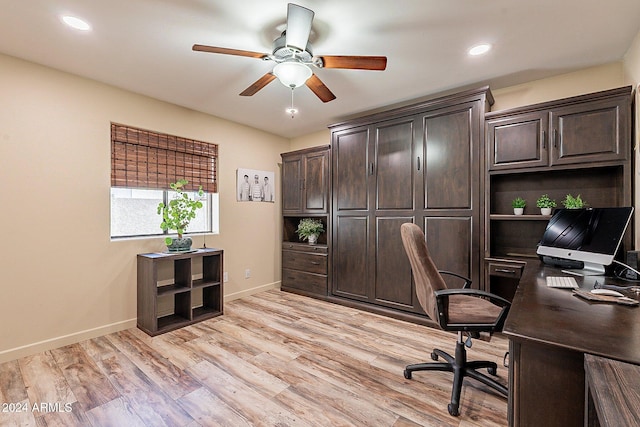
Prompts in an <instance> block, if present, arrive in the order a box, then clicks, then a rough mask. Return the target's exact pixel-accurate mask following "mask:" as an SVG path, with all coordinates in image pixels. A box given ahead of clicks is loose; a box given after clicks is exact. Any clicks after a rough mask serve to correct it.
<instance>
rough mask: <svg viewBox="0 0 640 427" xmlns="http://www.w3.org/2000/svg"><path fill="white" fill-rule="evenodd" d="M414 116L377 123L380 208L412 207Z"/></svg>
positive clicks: (376, 177)
mask: <svg viewBox="0 0 640 427" xmlns="http://www.w3.org/2000/svg"><path fill="white" fill-rule="evenodd" d="M413 128H414V119H413V117H410V118H407V119H402V120H398V121H393V122H387V123H383V124H381V125H378V126H376V127H375V130H374V132H375V170H374V171H372V172H373V173H374V174H375V187H376V188H375V200H376V209H377V210H397V209H404V210H412V209H413V207H414V183H413V164H414V163H413V159H414V153H413V151H414V143H413Z"/></svg>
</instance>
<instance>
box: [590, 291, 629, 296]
mask: <svg viewBox="0 0 640 427" xmlns="http://www.w3.org/2000/svg"><path fill="white" fill-rule="evenodd" d="M591 293H592V294H596V295H609V296H611V297H623V296H624V295H622V294H621V293H620V292H618V291H614V290H613V289H593V290H592V291H591Z"/></svg>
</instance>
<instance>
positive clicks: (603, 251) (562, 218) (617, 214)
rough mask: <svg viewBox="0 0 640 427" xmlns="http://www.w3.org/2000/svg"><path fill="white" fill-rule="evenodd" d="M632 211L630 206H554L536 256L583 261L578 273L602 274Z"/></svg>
mask: <svg viewBox="0 0 640 427" xmlns="http://www.w3.org/2000/svg"><path fill="white" fill-rule="evenodd" d="M632 214H633V208H632V207H617V208H589V209H557V210H556V211H555V212H554V214H553V216H552V217H551V219H550V220H549V224H547V229H546V230H545V232H544V235H543V236H542V240H541V241H540V244H539V246H538V250H537V253H538V255H547V256H551V257H556V258H564V259H568V260H574V261H582V262H583V263H584V269H583V270H569V271H567V273H573V274H579V275H585V276H590V275H603V274H604V273H605V266H607V265H610V264H611V263H612V262H613V259H614V257H615V256H616V252H617V251H618V248H619V247H620V242H622V238H623V236H624V233H625V231H626V230H627V226H628V225H629V222H630V221H631V215H632Z"/></svg>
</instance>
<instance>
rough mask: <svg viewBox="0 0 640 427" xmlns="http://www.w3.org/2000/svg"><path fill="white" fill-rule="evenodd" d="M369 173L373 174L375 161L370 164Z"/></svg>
mask: <svg viewBox="0 0 640 427" xmlns="http://www.w3.org/2000/svg"><path fill="white" fill-rule="evenodd" d="M369 175H373V162H371V163H370V164H369Z"/></svg>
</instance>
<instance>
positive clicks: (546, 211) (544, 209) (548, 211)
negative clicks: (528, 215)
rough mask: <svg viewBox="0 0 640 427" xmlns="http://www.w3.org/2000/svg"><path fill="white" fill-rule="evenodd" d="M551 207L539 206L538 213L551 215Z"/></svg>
mask: <svg viewBox="0 0 640 427" xmlns="http://www.w3.org/2000/svg"><path fill="white" fill-rule="evenodd" d="M551 209H552V208H540V213H541V214H542V215H551Z"/></svg>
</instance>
